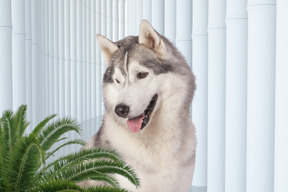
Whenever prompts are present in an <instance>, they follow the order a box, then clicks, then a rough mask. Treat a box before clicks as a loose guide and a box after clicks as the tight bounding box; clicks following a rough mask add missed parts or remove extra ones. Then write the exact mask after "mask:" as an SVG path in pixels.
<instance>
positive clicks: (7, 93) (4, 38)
mask: <svg viewBox="0 0 288 192" xmlns="http://www.w3.org/2000/svg"><path fill="white" fill-rule="evenodd" d="M0 42H1V43H0V52H1V54H0V98H1V99H0V113H1V114H2V112H3V111H4V110H6V109H12V107H13V106H12V103H13V102H12V17H11V1H10V0H2V1H0Z"/></svg>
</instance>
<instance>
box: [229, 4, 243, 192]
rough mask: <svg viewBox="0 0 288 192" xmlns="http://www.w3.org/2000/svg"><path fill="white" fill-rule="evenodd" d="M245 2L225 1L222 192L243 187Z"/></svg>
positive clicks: (234, 190) (240, 191) (241, 190)
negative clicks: (224, 100) (223, 162)
mask: <svg viewBox="0 0 288 192" xmlns="http://www.w3.org/2000/svg"><path fill="white" fill-rule="evenodd" d="M246 3H247V2H246V0H237V1H235V0H227V7H226V9H227V10H226V125H225V191H229V192H243V191H245V188H246V187H245V186H246V179H245V178H246V169H245V167H246V109H247V108H246V104H247V101H246V94H247V91H246V90H247V10H246V9H247V8H246Z"/></svg>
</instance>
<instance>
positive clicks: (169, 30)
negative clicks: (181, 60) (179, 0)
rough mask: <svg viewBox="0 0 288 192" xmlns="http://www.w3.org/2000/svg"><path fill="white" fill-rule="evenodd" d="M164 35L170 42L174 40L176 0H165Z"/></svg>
mask: <svg viewBox="0 0 288 192" xmlns="http://www.w3.org/2000/svg"><path fill="white" fill-rule="evenodd" d="M164 12H165V19H164V21H165V24H164V25H165V26H164V27H165V32H164V34H165V37H167V38H168V39H169V40H170V41H171V42H173V43H175V42H176V0H166V1H165V8H164Z"/></svg>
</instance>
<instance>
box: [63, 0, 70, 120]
mask: <svg viewBox="0 0 288 192" xmlns="http://www.w3.org/2000/svg"><path fill="white" fill-rule="evenodd" d="M70 31H71V30H70V0H65V1H64V34H65V35H64V47H65V48H64V58H65V59H64V62H65V116H71V58H70V55H71V54H70V49H71V46H70V41H71V39H70Z"/></svg>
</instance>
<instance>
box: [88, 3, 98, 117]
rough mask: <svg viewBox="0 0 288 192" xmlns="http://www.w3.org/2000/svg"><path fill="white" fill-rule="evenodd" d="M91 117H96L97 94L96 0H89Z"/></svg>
mask: <svg viewBox="0 0 288 192" xmlns="http://www.w3.org/2000/svg"><path fill="white" fill-rule="evenodd" d="M90 25H91V34H90V39H91V101H90V104H89V105H90V106H91V118H95V117H96V107H97V106H96V96H97V90H96V76H97V73H96V58H97V57H96V46H97V42H96V1H94V0H92V1H91V24H90Z"/></svg>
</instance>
